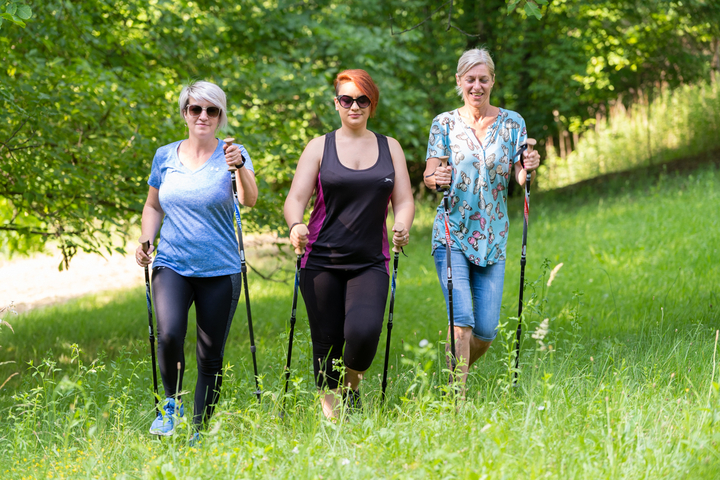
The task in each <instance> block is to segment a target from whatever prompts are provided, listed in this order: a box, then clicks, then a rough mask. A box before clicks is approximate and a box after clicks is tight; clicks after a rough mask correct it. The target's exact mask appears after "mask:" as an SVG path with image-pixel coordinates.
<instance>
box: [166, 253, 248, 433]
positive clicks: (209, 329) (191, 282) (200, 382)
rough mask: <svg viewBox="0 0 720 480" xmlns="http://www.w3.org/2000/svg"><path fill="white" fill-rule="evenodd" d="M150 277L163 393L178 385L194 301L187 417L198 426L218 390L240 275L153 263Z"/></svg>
mask: <svg viewBox="0 0 720 480" xmlns="http://www.w3.org/2000/svg"><path fill="white" fill-rule="evenodd" d="M152 280H153V281H152V289H153V303H154V305H155V315H156V317H157V337H158V346H157V354H158V363H159V364H160V375H161V376H162V382H163V387H165V396H166V397H174V396H175V395H176V394H177V393H178V392H180V391H182V382H183V373H184V372H185V351H184V347H183V345H184V343H185V335H186V333H187V327H188V311H189V310H190V306H191V305H192V304H193V302H194V303H195V314H196V319H197V347H196V351H197V364H198V379H197V384H196V385H195V405H194V409H193V423H194V424H195V425H196V426H198V427H199V426H201V425H202V424H203V423H204V422H206V421H207V420H208V419H209V418H210V416H211V415H212V413H213V410H214V408H215V404H216V403H217V401H218V398H219V396H220V386H221V385H222V364H223V353H224V350H225V341H226V340H227V336H228V332H229V331H230V324H231V323H232V318H233V315H234V314H235V308H236V307H237V303H238V298H240V286H241V276H240V274H239V273H237V274H234V275H224V276H220V277H183V276H182V275H180V274H178V273H176V272H175V271H173V270H172V269H170V268H167V267H157V268H155V269H154V270H153V276H152ZM178 364H180V368H179V369H178Z"/></svg>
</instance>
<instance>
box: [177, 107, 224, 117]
mask: <svg viewBox="0 0 720 480" xmlns="http://www.w3.org/2000/svg"><path fill="white" fill-rule="evenodd" d="M185 108H186V109H187V111H188V113H189V114H190V115H191V116H193V117H199V116H200V115H201V114H202V112H203V110H205V111H206V112H207V116H208V117H210V118H215V117H218V116H219V115H220V112H221V111H222V110H220V108H219V107H201V106H200V105H188V106H187V107H185Z"/></svg>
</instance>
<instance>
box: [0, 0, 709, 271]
mask: <svg viewBox="0 0 720 480" xmlns="http://www.w3.org/2000/svg"><path fill="white" fill-rule="evenodd" d="M0 12H4V13H3V14H2V15H0V18H2V19H4V21H3V23H1V24H0V55H1V57H0V58H1V59H2V67H3V68H2V69H0V105H2V107H1V108H0V164H1V165H2V168H1V169H0V251H2V253H3V254H5V255H11V254H17V253H21V254H23V253H32V252H34V251H38V250H43V249H44V248H45V246H46V244H47V243H48V242H51V241H52V242H54V243H56V244H57V245H59V247H60V249H61V251H62V252H63V256H64V260H63V262H62V263H61V265H60V267H61V268H67V266H68V262H69V260H70V259H71V258H72V256H73V255H74V253H75V252H77V251H78V250H79V249H82V250H86V251H95V252H101V251H107V252H111V251H113V250H115V249H119V250H122V248H123V247H122V245H124V244H125V241H118V240H127V235H128V233H129V231H130V228H131V227H132V226H133V225H137V224H138V223H139V215H140V213H141V209H142V205H143V203H144V200H145V196H146V192H147V183H146V181H147V176H148V173H149V170H150V164H151V161H152V158H153V154H154V151H155V149H156V148H157V147H159V146H160V145H163V144H166V143H169V142H171V141H174V140H177V139H179V138H182V137H183V136H184V131H183V123H182V121H181V118H180V116H179V113H178V109H177V97H178V94H179V92H180V89H181V88H182V85H183V84H185V83H187V82H188V81H191V80H198V79H207V80H212V81H214V82H216V83H218V84H220V85H221V86H222V87H223V89H225V91H226V92H227V94H228V98H229V105H228V107H229V117H230V126H229V128H228V129H227V131H226V132H222V135H224V134H230V135H233V136H235V137H236V138H238V140H239V141H240V142H242V143H243V144H244V145H245V146H246V147H247V149H248V151H249V152H250V155H251V156H252V158H253V163H254V164H255V166H256V171H257V174H258V182H259V187H260V201H259V202H258V205H257V207H256V208H254V209H252V210H249V211H248V212H246V213H245V214H244V218H245V220H246V223H247V224H248V225H247V227H246V228H248V229H250V230H253V231H261V230H273V231H279V232H283V231H284V228H285V227H284V225H283V224H282V217H281V215H280V214H279V211H280V209H281V205H282V202H283V201H284V198H285V195H286V192H287V190H288V188H289V185H290V182H291V180H292V174H293V172H294V168H295V165H296V161H297V159H298V157H299V155H300V153H301V152H302V149H303V147H304V145H305V144H306V143H307V142H308V141H309V140H310V139H311V138H313V137H315V136H318V135H321V134H323V133H324V132H326V131H329V130H332V129H334V128H337V127H338V120H337V116H336V113H335V112H334V109H333V104H332V101H331V100H332V96H333V94H334V93H333V91H332V80H333V78H334V77H335V75H336V74H337V73H338V72H339V71H341V70H342V69H345V68H364V69H366V70H368V71H369V72H370V73H371V75H372V76H373V77H374V78H375V80H376V81H377V83H378V84H379V86H380V90H381V98H380V107H379V109H378V115H377V117H376V118H375V119H373V120H372V121H371V125H370V127H371V128H372V129H373V130H375V131H378V132H382V133H383V134H387V135H390V136H393V137H395V138H397V139H398V140H399V141H400V143H401V145H403V147H404V149H405V153H406V156H407V158H408V160H409V163H410V170H411V174H412V176H413V179H414V185H415V186H416V188H417V193H418V195H422V193H423V192H422V186H421V181H420V175H421V172H422V169H423V167H424V165H423V163H424V162H423V160H424V158H425V149H426V144H427V136H428V128H429V125H430V121H431V119H432V118H433V117H434V116H435V115H436V114H437V113H440V112H442V111H445V110H449V109H451V108H454V107H457V106H459V105H460V100H459V99H458V98H457V97H456V94H455V92H454V84H455V82H454V73H455V68H456V64H457V59H458V57H459V55H460V54H461V53H462V51H463V50H465V49H467V48H472V47H476V46H485V47H487V48H488V49H489V50H490V52H491V53H492V55H493V58H494V60H495V64H496V67H497V70H496V75H497V78H496V86H495V88H494V91H493V97H492V102H493V104H495V105H498V106H500V107H504V108H508V109H512V110H516V111H518V112H520V113H521V114H522V115H523V116H524V118H525V119H526V121H527V125H528V130H529V134H530V136H533V137H535V138H537V139H538V140H539V144H540V149H541V151H542V154H543V157H544V158H550V159H553V158H562V159H565V157H568V156H569V155H570V154H571V152H572V151H573V150H574V149H575V148H576V147H577V146H578V143H579V142H580V141H581V139H582V138H583V136H584V135H585V134H586V133H587V132H591V131H597V129H598V128H599V127H600V126H601V125H602V124H604V123H606V122H607V121H608V119H609V118H610V116H611V115H610V113H611V112H612V110H613V109H617V108H619V107H621V108H623V109H627V108H631V107H632V106H633V105H638V104H643V105H648V106H649V105H651V104H652V102H653V100H654V99H656V98H661V97H662V96H663V95H666V96H667V95H672V92H673V91H676V89H678V87H681V86H688V85H698V84H704V83H707V82H709V84H710V85H715V79H716V76H717V75H718V70H719V69H720V59H719V55H720V53H719V50H720V48H719V46H718V44H719V39H720V2H717V1H716V0H686V1H674V0H643V1H626V0H554V1H550V2H549V3H548V2H545V1H537V2H532V1H531V2H526V1H524V0H523V1H517V0H509V1H506V0H486V1H468V0H450V1H445V2H442V1H431V0H403V1H400V0H361V1H355V0H351V1H343V2H337V1H329V0H311V1H295V0H267V1H253V0H247V1H237V2H227V1H219V0H197V1H186V0H173V1H166V0H82V1H69V0H43V1H42V2H28V1H27V0H24V1H18V0H0ZM510 12H511V13H510ZM716 96H717V95H716ZM650 115H652V112H651V110H650V109H649V108H648V109H647V116H648V120H649V118H650ZM669 122H670V124H672V120H670V121H669ZM648 124H649V122H648ZM648 131H649V130H648ZM648 138H649V136H648ZM642 141H644V140H641V139H638V142H642ZM648 143H649V141H648ZM705 147H707V146H704V147H703V148H705ZM708 148H709V147H708ZM649 160H652V147H650V154H649ZM590 161H593V159H590ZM539 185H540V187H542V179H540V181H539Z"/></svg>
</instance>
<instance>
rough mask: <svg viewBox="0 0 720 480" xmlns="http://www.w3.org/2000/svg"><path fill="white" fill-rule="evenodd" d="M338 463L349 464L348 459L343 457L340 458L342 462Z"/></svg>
mask: <svg viewBox="0 0 720 480" xmlns="http://www.w3.org/2000/svg"><path fill="white" fill-rule="evenodd" d="M340 463H341V464H343V465H349V464H350V460H348V459H347V458H343V459H342V462H340Z"/></svg>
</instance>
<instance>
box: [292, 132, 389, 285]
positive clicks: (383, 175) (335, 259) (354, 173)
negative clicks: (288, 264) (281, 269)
mask: <svg viewBox="0 0 720 480" xmlns="http://www.w3.org/2000/svg"><path fill="white" fill-rule="evenodd" d="M336 132H337V130H336V131H334V132H330V133H328V134H327V135H325V150H324V151H323V158H322V163H321V165H320V171H319V172H318V178H317V184H316V192H317V197H316V198H315V206H314V208H313V211H312V214H311V215H310V224H309V225H308V230H309V231H310V232H309V234H308V245H307V249H306V251H305V256H304V257H303V260H302V267H303V268H308V269H311V270H324V269H342V270H359V269H362V268H367V267H374V268H378V269H382V270H383V271H385V272H387V273H388V274H389V272H390V271H389V264H390V247H389V244H388V238H387V226H386V219H387V212H388V204H389V202H390V197H391V195H392V192H393V188H394V186H395V167H394V166H393V162H392V156H391V155H390V148H389V147H388V141H387V137H385V136H383V135H379V134H377V133H375V137H376V138H377V142H378V158H377V161H376V162H375V164H374V165H373V166H372V167H370V168H366V169H364V170H353V169H351V168H348V167H346V166H345V165H343V164H342V163H340V159H339V158H338V154H337V145H336V141H335V134H336ZM373 133H374V132H373Z"/></svg>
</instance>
